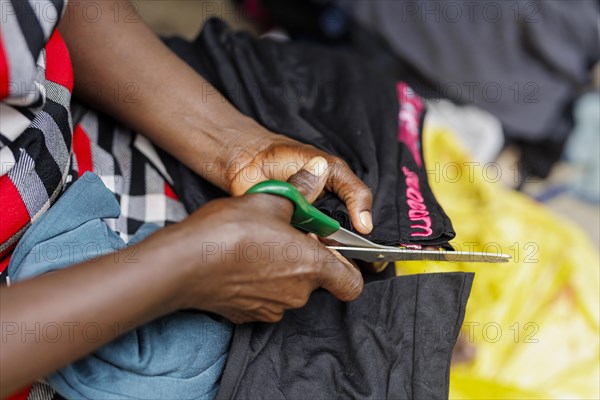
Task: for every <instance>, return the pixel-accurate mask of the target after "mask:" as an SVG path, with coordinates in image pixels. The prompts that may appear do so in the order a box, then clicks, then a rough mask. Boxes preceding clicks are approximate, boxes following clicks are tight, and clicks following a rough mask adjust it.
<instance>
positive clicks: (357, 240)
mask: <svg viewBox="0 0 600 400" xmlns="http://www.w3.org/2000/svg"><path fill="white" fill-rule="evenodd" d="M327 239H332V240H335V241H336V242H338V243H341V244H343V245H346V246H353V247H361V248H371V249H385V250H396V249H397V247H391V246H384V245H381V244H377V243H373V242H371V241H370V240H368V239H365V238H364V237H362V236H360V235H357V234H356V233H354V232H350V231H349V230H347V229H344V228H340V230H339V231H337V232H335V233H332V234H331V235H329V236H327Z"/></svg>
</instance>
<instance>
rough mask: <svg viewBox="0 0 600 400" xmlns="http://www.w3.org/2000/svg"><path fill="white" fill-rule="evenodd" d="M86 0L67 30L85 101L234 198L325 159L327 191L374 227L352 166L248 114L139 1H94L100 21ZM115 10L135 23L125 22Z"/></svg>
mask: <svg viewBox="0 0 600 400" xmlns="http://www.w3.org/2000/svg"><path fill="white" fill-rule="evenodd" d="M90 1H93V0H90ZM84 3H85V1H78V2H73V3H72V4H71V5H70V7H72V9H68V10H67V12H66V13H65V16H64V17H63V19H62V21H61V24H60V26H59V31H60V33H61V34H62V36H63V38H64V39H65V42H66V43H67V45H68V47H69V51H70V53H71V59H72V62H73V68H74V71H75V94H76V95H77V96H78V97H79V98H82V99H84V100H86V101H87V102H88V103H89V104H91V105H93V106H95V107H96V108H97V109H99V110H103V111H104V112H106V113H108V114H110V115H113V116H114V117H116V118H118V119H120V120H121V121H123V122H124V123H125V124H126V125H127V126H129V127H131V128H133V129H135V130H136V131H138V132H142V133H143V134H144V135H145V136H147V137H148V138H149V139H151V140H152V141H153V142H154V143H155V144H157V145H158V146H160V147H162V148H163V149H165V150H166V151H168V152H170V153H171V154H173V155H174V156H175V157H176V158H177V159H179V160H181V161H182V162H183V163H185V164H186V165H187V166H188V167H190V168H191V169H192V170H194V171H196V172H197V173H198V174H200V175H202V176H203V177H204V178H206V179H207V180H208V181H210V182H212V183H213V184H215V185H217V186H219V187H220V188H222V189H224V190H226V191H227V192H229V193H231V194H232V195H234V196H240V195H242V194H244V193H245V192H246V190H247V189H249V188H250V187H251V186H253V185H254V184H255V183H257V182H259V181H261V180H266V179H279V180H286V179H287V178H289V177H290V176H291V175H292V174H293V173H294V172H296V171H298V170H299V169H300V168H301V167H302V166H303V165H304V164H305V163H306V162H308V160H310V159H311V158H313V157H317V156H320V157H323V158H325V159H326V160H327V161H328V164H329V165H330V168H329V170H328V171H329V172H328V177H327V184H326V189H327V190H330V191H332V192H334V193H335V194H337V195H338V197H339V198H340V199H342V200H343V201H344V202H345V203H346V206H347V207H348V210H349V212H350V217H351V219H352V224H353V226H354V227H355V229H356V230H357V231H359V232H361V233H364V234H368V233H369V232H370V231H371V230H372V228H373V224H372V218H371V207H372V197H371V192H370V190H369V188H368V187H367V186H366V185H365V184H364V183H363V182H362V181H361V180H360V179H359V178H358V177H357V176H356V175H355V174H354V173H353V172H352V171H351V170H350V168H349V167H348V165H347V164H346V162H344V161H343V160H341V159H340V158H337V157H333V156H331V155H329V154H327V153H325V152H323V151H320V150H318V149H316V148H315V147H313V146H310V145H307V144H304V143H300V142H297V141H295V140H292V139H290V138H287V137H285V136H283V135H280V134H276V133H274V132H271V131H269V130H267V129H265V128H264V127H262V126H261V125H259V124H258V123H256V122H255V121H254V120H252V119H251V118H248V117H246V116H244V115H243V114H241V113H240V112H238V111H237V110H236V109H235V108H234V107H233V106H232V105H231V104H230V103H229V102H227V101H226V100H225V98H224V97H223V96H222V95H220V94H219V93H218V92H217V90H216V89H215V88H214V87H213V86H211V85H210V84H209V83H208V82H206V80H204V79H203V78H202V77H201V76H199V75H198V74H197V73H196V72H195V71H194V70H193V69H191V68H190V67H189V66H188V65H187V64H185V63H184V62H183V61H181V60H180V59H179V58H178V57H177V56H176V55H175V54H173V53H172V52H171V51H170V50H169V49H168V48H167V47H166V46H165V45H164V44H163V43H162V42H161V41H160V40H159V39H158V37H156V35H154V34H153V33H152V31H150V29H149V28H148V27H147V26H146V25H145V24H144V23H143V22H142V21H141V19H139V17H137V16H135V15H131V12H132V8H131V5H130V3H129V1H126V0H121V1H117V2H115V1H100V2H98V1H93V3H94V7H100V8H101V11H102V13H101V14H102V16H103V17H102V18H100V19H99V20H98V21H94V22H93V23H90V21H88V20H86V18H84V16H85V13H82V12H81V9H84V7H85V4H84ZM115 7H120V12H119V13H118V15H120V16H125V15H127V16H128V17H127V19H125V18H120V19H119V18H117V22H115V15H116V14H115V13H116V11H115ZM124 38H126V40H125V39H124ZM90 43H93V46H91V45H90ZM115 88H118V89H120V92H118V94H120V96H116V95H115V90H116V89H115ZM134 92H135V94H133V93H134ZM128 94H129V95H130V96H128ZM129 100H133V101H134V102H128V101H129Z"/></svg>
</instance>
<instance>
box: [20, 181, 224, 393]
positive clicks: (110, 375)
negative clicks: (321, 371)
mask: <svg viewBox="0 0 600 400" xmlns="http://www.w3.org/2000/svg"><path fill="white" fill-rule="evenodd" d="M119 213H120V207H119V203H118V202H117V200H116V198H115V196H114V195H113V193H111V192H110V191H109V190H108V189H107V188H106V187H105V186H104V184H103V183H102V181H101V180H100V178H99V177H98V176H97V175H94V174H91V173H86V174H85V175H83V176H82V177H81V178H80V179H78V180H77V181H76V182H75V183H74V184H73V186H72V187H71V188H70V189H69V190H68V191H67V192H66V193H64V194H63V195H62V197H61V198H60V199H59V200H58V201H57V202H56V204H55V205H54V206H53V207H52V208H50V210H48V211H47V212H46V213H45V214H44V215H43V216H42V217H41V218H40V219H39V220H38V221H36V222H35V223H34V224H33V225H32V226H31V227H30V228H29V229H28V230H27V232H26V233H25V235H24V236H23V238H22V239H21V241H20V242H19V244H18V246H17V248H16V249H15V251H14V253H13V256H12V258H11V262H10V264H9V266H8V276H9V277H10V279H11V282H16V281H21V280H25V279H30V278H33V277H35V276H38V275H41V274H44V273H47V272H50V271H55V270H59V269H64V268H68V267H69V266H71V265H74V264H77V263H80V262H82V261H86V260H90V259H92V258H94V257H96V256H98V255H100V254H108V253H112V252H114V251H116V250H118V249H123V248H125V247H127V245H126V244H125V243H124V242H123V240H122V239H121V238H120V237H119V236H118V235H117V234H116V233H115V232H114V231H113V230H112V229H110V228H109V227H108V226H107V225H106V224H105V223H104V221H103V219H105V218H116V217H118V216H119ZM157 229H158V227H157V226H156V225H152V224H146V225H143V226H142V227H141V228H140V229H139V231H138V233H137V234H136V235H135V237H134V238H133V239H132V240H131V242H130V243H137V242H139V241H141V240H143V239H144V238H145V237H147V236H148V235H150V234H152V233H153V232H155V231H156V230H157ZM131 256H132V258H134V257H135V256H134V255H133V252H132V253H131ZM124 268H126V264H124ZM168 268H169V267H168V266H165V273H168ZM106 290H111V289H110V288H106ZM115 295H118V293H115ZM98 328H99V326H94V325H93V324H90V327H89V328H88V329H85V330H84V332H88V334H89V336H90V339H93V337H95V336H96V335H97V329H98ZM115 329H125V327H115ZM232 332H233V326H232V325H231V324H230V323H228V322H222V321H216V320H215V319H213V318H211V317H210V316H208V315H206V314H204V313H200V312H192V311H190V312H186V311H180V312H176V313H173V314H171V315H168V316H166V317H163V318H160V319H157V320H155V321H152V322H150V323H148V324H146V325H144V326H142V327H139V328H137V329H135V330H133V331H130V332H129V333H126V334H125V335H123V336H121V337H119V338H118V339H116V340H114V341H113V342H111V343H109V344H107V345H105V346H103V347H102V348H100V349H98V350H97V351H95V352H94V353H93V354H91V355H89V356H87V357H85V358H83V359H81V360H79V361H77V362H75V363H73V364H70V365H68V366H66V367H65V368H62V369H60V370H59V371H57V372H56V373H54V374H52V375H50V376H49V377H47V380H48V382H49V383H50V385H51V386H52V387H53V388H54V389H55V390H56V391H57V392H59V393H60V394H61V395H62V396H64V397H66V398H88V399H97V398H102V399H130V398H136V399H139V398H143V399H169V398H172V399H211V398H214V397H215V395H216V393H217V390H218V381H219V378H220V376H221V373H222V372H223V368H224V366H225V361H226V360H227V352H228V348H229V342H230V340H231V336H232ZM63 333H64V332H63Z"/></svg>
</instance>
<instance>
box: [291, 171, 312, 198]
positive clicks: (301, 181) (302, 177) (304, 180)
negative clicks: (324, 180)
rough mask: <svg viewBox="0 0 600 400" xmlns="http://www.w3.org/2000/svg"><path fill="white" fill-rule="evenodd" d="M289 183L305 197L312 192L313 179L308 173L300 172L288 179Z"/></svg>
mask: <svg viewBox="0 0 600 400" xmlns="http://www.w3.org/2000/svg"><path fill="white" fill-rule="evenodd" d="M290 183H291V184H292V185H294V186H295V187H296V189H298V190H299V191H300V192H301V193H302V194H304V195H305V194H307V193H310V192H311V191H312V190H313V187H314V183H315V179H314V176H313V175H312V174H311V173H310V172H308V171H305V170H300V172H298V173H297V174H296V175H294V176H293V177H292V178H290Z"/></svg>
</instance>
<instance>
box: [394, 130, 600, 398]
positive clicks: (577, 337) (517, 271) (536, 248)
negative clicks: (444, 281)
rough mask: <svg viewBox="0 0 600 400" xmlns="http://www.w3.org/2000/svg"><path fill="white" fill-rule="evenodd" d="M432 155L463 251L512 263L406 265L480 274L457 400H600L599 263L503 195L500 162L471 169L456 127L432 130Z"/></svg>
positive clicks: (577, 242) (549, 218) (522, 202)
mask: <svg viewBox="0 0 600 400" xmlns="http://www.w3.org/2000/svg"><path fill="white" fill-rule="evenodd" d="M424 138H425V144H424V148H425V158H426V160H427V166H428V175H429V179H430V183H431V186H432V188H433V191H434V193H435V195H436V197H437V199H438V201H439V202H440V203H441V205H442V206H443V208H444V210H445V211H446V212H447V213H448V215H449V216H450V218H451V219H452V222H453V224H454V228H455V230H456V232H457V237H456V239H455V240H454V241H453V242H452V244H453V246H454V247H455V249H457V250H467V251H468V250H472V251H491V252H493V251H501V252H503V253H507V254H510V255H511V256H512V257H513V261H512V262H510V263H508V264H475V263H456V264H449V263H438V264H436V263H432V262H426V261H422V262H421V261H419V262H404V263H397V264H396V270H397V273H398V274H411V273H421V272H436V271H472V272H475V273H476V274H475V281H474V284H473V289H472V292H471V297H470V299H469V304H468V307H467V313H466V316H465V323H464V325H463V330H462V333H461V336H463V337H462V340H463V341H464V340H466V341H467V342H469V343H470V344H472V346H474V348H475V351H476V355H475V357H474V359H473V360H472V361H470V362H468V363H466V364H457V365H453V366H452V369H451V379H450V398H452V399H517V398H518V399H554V398H570V399H599V398H600V383H599V377H600V347H599V345H600V343H599V340H600V339H599V338H600V325H599V323H600V321H599V318H600V317H599V315H600V257H599V255H598V252H597V250H596V249H595V247H594V246H593V245H592V244H591V243H590V241H589V239H588V238H587V237H586V236H585V235H584V234H583V233H582V232H581V231H580V230H579V229H578V228H577V227H575V226H574V225H572V224H571V223H569V222H568V221H566V220H564V219H562V218H560V217H559V216H557V215H554V214H552V213H551V212H550V211H549V210H547V209H546V208H544V206H542V205H540V204H538V203H536V202H534V201H533V200H531V199H529V198H528V197H526V196H524V195H522V194H519V193H516V192H513V191H510V190H507V189H504V188H503V187H502V185H501V183H500V182H499V181H500V177H501V174H512V173H514V171H512V170H506V169H504V170H501V169H500V168H499V167H498V166H497V165H495V164H488V165H481V164H477V163H472V162H470V160H469V159H468V157H467V155H466V152H465V151H464V150H463V149H462V148H461V145H460V144H459V143H458V142H457V139H455V138H454V137H453V135H452V133H451V132H450V131H445V130H443V129H439V128H435V127H429V126H427V125H426V126H425V135H424Z"/></svg>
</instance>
